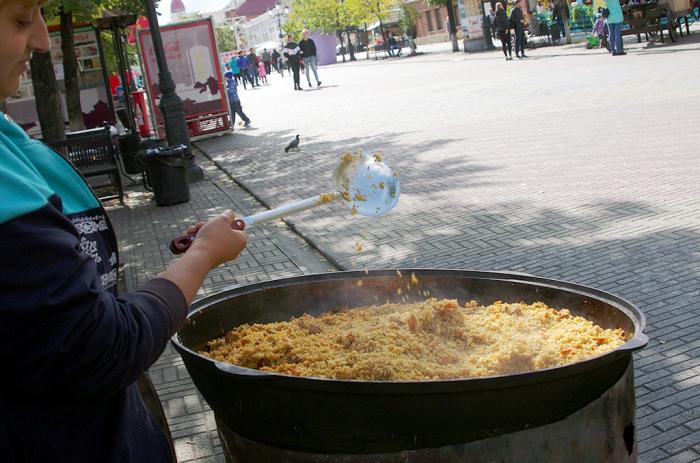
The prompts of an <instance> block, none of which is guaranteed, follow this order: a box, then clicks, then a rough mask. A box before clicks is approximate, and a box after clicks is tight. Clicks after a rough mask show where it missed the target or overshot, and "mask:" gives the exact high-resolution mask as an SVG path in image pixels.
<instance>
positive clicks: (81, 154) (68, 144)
mask: <svg viewBox="0 0 700 463" xmlns="http://www.w3.org/2000/svg"><path fill="white" fill-rule="evenodd" d="M51 148H53V149H54V150H55V151H56V152H57V153H59V154H60V155H61V156H63V157H64V158H65V159H66V160H68V161H69V162H70V163H71V164H73V166H74V167H75V168H76V170H77V171H78V172H80V174H81V175H82V176H83V177H85V179H86V180H87V179H93V180H92V181H88V183H89V184H90V186H91V187H92V188H93V189H95V190H96V191H97V190H104V189H106V188H108V187H110V188H109V190H108V194H106V195H103V196H100V195H98V197H99V198H100V199H113V198H119V202H120V203H123V202H124V189H123V187H122V180H121V176H120V174H119V163H118V160H117V154H116V152H115V149H114V144H113V143H112V134H111V133H110V130H109V126H105V127H100V128H96V129H88V130H81V131H78V132H69V133H66V139H65V140H63V141H59V142H55V143H52V144H51Z"/></svg>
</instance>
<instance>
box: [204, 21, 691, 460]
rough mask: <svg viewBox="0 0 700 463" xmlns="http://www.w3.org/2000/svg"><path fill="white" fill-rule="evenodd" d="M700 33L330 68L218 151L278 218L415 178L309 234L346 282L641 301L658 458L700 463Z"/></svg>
mask: <svg viewBox="0 0 700 463" xmlns="http://www.w3.org/2000/svg"><path fill="white" fill-rule="evenodd" d="M699 31H700V27H699V26H698V25H697V24H695V25H693V28H692V29H691V32H692V35H691V36H690V37H684V38H682V39H680V41H679V42H678V43H677V44H669V43H667V44H664V45H662V44H660V43H651V44H648V43H642V44H636V43H635V44H628V45H627V51H628V55H627V56H625V57H612V56H609V55H607V54H605V53H604V52H601V51H599V50H585V49H584V48H583V47H582V46H581V45H576V46H570V47H549V48H541V49H537V50H534V51H532V52H530V53H529V54H530V55H531V56H532V57H531V58H530V59H528V60H522V61H520V60H514V61H512V62H505V61H504V60H503V58H502V56H501V55H500V54H499V53H498V52H489V53H481V54H474V55H464V54H449V53H444V54H433V55H425V56H421V57H417V58H405V59H398V60H385V61H382V62H378V63H377V62H372V63H368V62H360V63H348V64H342V65H335V66H332V67H321V68H320V70H319V73H320V77H321V80H322V81H323V83H324V85H323V87H321V88H315V87H314V88H313V89H311V90H309V89H306V84H305V82H303V79H302V83H303V85H304V88H305V91H304V92H293V91H292V90H291V87H292V82H291V80H290V79H289V78H284V79H282V78H279V77H278V76H272V77H271V78H270V81H271V84H270V85H269V86H267V87H263V88H259V89H254V90H247V91H246V90H243V91H241V92H240V93H241V100H242V104H243V108H244V109H245V112H246V113H247V114H248V116H249V117H250V118H251V119H252V120H253V124H254V126H253V127H254V128H253V129H241V130H238V129H237V131H236V133H235V134H234V135H231V136H225V137H219V138H215V139H210V140H206V141H202V142H200V143H198V146H199V147H200V148H201V149H202V150H203V151H205V152H206V153H207V154H208V155H209V156H211V157H212V159H213V160H215V161H216V162H217V163H218V164H219V165H220V166H222V167H223V168H224V169H225V170H227V171H228V172H229V173H230V174H231V175H233V176H235V178H236V180H237V181H239V182H241V184H243V185H244V186H245V187H246V188H248V189H250V190H251V191H253V192H254V194H255V195H257V196H259V197H260V198H261V199H262V200H264V201H265V202H266V203H267V204H269V205H273V206H274V205H279V204H281V203H283V202H285V201H289V200H292V199H298V198H301V197H304V196H306V195H310V194H314V193H318V192H321V191H324V190H327V189H329V188H330V175H331V171H332V168H333V166H334V164H335V162H336V161H337V159H338V157H339V156H340V155H341V153H342V152H343V151H345V150H348V149H352V150H355V149H360V148H364V149H367V150H370V151H372V150H375V149H378V150H381V152H382V155H383V157H384V158H385V159H386V160H388V161H389V162H390V163H392V164H394V165H395V166H396V167H397V168H398V169H399V171H400V176H401V181H402V195H401V200H400V202H399V206H398V207H397V209H396V210H395V211H394V212H393V213H392V214H391V215H389V216H387V217H385V218H381V219H367V218H359V217H354V218H353V217H351V216H350V214H349V213H348V211H344V210H343V207H342V206H340V205H332V206H328V207H326V208H325V209H324V210H322V211H317V212H315V213H305V214H303V215H300V216H297V217H294V218H292V219H290V223H292V224H293V225H294V226H295V227H296V228H297V229H298V230H299V231H300V232H301V233H302V234H303V235H304V236H306V237H307V238H308V239H310V240H311V241H312V242H313V243H315V244H316V245H317V246H319V248H320V249H321V250H322V251H323V252H325V253H327V254H328V255H329V256H330V257H331V258H332V259H333V260H335V261H337V262H338V263H339V264H340V265H341V266H342V267H343V268H347V269H353V268H354V269H361V268H380V267H401V266H409V267H410V266H418V267H440V268H466V269H478V270H509V271H518V272H526V273H530V274H534V275H539V276H544V277H552V278H559V279H563V280H569V281H574V282H577V283H581V284H585V285H591V286H594V287H597V288H600V289H604V290H607V291H610V292H612V293H614V294H617V295H619V296H622V297H624V298H626V299H628V300H630V301H631V302H633V303H635V304H636V305H637V306H638V307H639V308H640V309H642V310H643V311H644V312H645V313H646V315H647V322H648V325H647V329H646V331H647V333H648V334H649V335H650V337H651V342H650V344H649V346H648V347H647V348H646V349H645V350H643V351H642V352H640V353H639V354H638V355H636V358H635V360H636V364H635V367H636V368H635V373H636V375H635V376H636V382H637V401H638V437H639V439H640V442H639V450H640V461H642V462H654V461H698V460H700V415H699V414H698V412H697V410H698V409H699V407H700V388H698V387H697V386H698V383H700V328H698V323H700V247H699V245H700V212H699V211H700V181H698V179H699V178H700V144H699V142H698V138H697V135H698V120H700V105H698V101H700V99H699V98H700V87H699V86H698V85H697V79H698V76H699V75H700V59H698V57H699V56H700V33H699ZM297 133H298V134H301V150H300V151H298V152H291V153H289V154H285V153H284V152H283V148H284V146H285V145H286V144H287V142H288V141H289V140H290V139H291V138H292V137H293V136H294V135H295V134H297ZM358 242H359V243H361V244H362V245H363V247H364V250H363V252H361V253H359V254H358V253H357V252H356V251H355V244H356V243H358Z"/></svg>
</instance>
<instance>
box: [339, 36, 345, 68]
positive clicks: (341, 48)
mask: <svg viewBox="0 0 700 463" xmlns="http://www.w3.org/2000/svg"><path fill="white" fill-rule="evenodd" d="M338 40H340V54H341V55H343V63H344V62H345V50H344V48H345V45H344V44H343V31H341V30H338Z"/></svg>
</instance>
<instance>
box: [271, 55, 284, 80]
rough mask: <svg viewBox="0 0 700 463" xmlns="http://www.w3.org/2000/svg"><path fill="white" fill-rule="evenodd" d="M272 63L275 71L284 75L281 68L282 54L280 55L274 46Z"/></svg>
mask: <svg viewBox="0 0 700 463" xmlns="http://www.w3.org/2000/svg"><path fill="white" fill-rule="evenodd" d="M272 65H273V66H274V67H275V70H276V71H277V73H278V74H279V75H281V76H282V77H284V70H283V69H282V67H283V66H282V55H280V52H278V51H277V49H276V48H275V49H274V50H272Z"/></svg>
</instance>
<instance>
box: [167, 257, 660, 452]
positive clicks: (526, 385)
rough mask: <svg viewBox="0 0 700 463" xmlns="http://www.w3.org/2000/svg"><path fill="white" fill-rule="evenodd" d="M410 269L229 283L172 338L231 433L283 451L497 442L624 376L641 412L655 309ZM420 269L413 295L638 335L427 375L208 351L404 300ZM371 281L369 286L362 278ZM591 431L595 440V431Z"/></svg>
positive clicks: (590, 294) (501, 277) (600, 296)
mask: <svg viewBox="0 0 700 463" xmlns="http://www.w3.org/2000/svg"><path fill="white" fill-rule="evenodd" d="M401 273H402V275H403V276H402V277H399V276H398V275H397V271H396V270H374V271H370V272H369V273H368V274H367V273H365V272H341V273H331V274H323V275H309V276H303V277H297V278H289V279H283V280H276V281H271V282H266V283H259V284H255V285H251V286H245V287H241V288H236V289H232V290H229V291H224V292H222V293H219V294H216V295H214V296H211V297H207V298H205V299H202V300H200V301H199V302H197V303H196V304H195V310H194V311H193V312H192V313H191V314H190V315H189V317H188V323H187V324H186V325H185V326H184V327H183V328H182V329H181V330H180V331H179V332H178V333H177V334H176V335H175V336H174V337H173V343H174V345H175V348H176V349H177V350H178V351H179V352H180V354H181V355H182V358H183V360H184V363H185V366H186V367H187V370H188V371H189V373H190V375H191V376H192V379H193V380H194V383H195V385H196V386H197V388H198V389H199V390H200V391H201V393H202V395H203V396H204V398H205V399H206V400H207V402H208V403H209V405H210V406H211V408H212V410H213V411H214V412H215V414H216V416H217V420H218V421H219V422H220V423H221V424H222V425H224V426H225V427H226V429H227V432H229V433H233V434H235V435H236V436H240V437H242V438H244V439H248V440H251V441H254V442H257V443H261V444H264V445H266V446H271V447H273V448H281V449H288V450H293V451H300V452H312V453H327V454H369V453H373V454H381V453H387V452H400V451H405V450H412V449H427V448H439V447H444V446H449V445H454V444H462V443H469V442H474V441H477V440H483V439H489V438H493V437H494V436H500V435H504V434H508V433H516V432H518V431H522V430H525V429H530V428H533V427H539V426H544V425H547V424H549V423H554V422H557V421H559V420H563V419H564V418H565V417H568V416H570V415H572V414H573V413H574V412H576V411H577V410H580V409H582V408H584V407H585V406H586V405H588V404H591V403H592V402H594V401H595V400H596V399H598V398H599V397H601V396H602V395H603V394H604V393H605V392H606V391H608V390H610V389H612V388H613V385H615V384H617V383H618V382H619V380H621V378H622V376H623V374H625V375H626V376H625V378H623V379H624V381H622V383H623V386H622V390H623V392H622V393H621V394H622V396H624V400H623V402H625V405H624V407H623V408H624V409H625V410H627V412H626V413H627V414H626V415H625V418H624V420H626V421H634V388H633V383H632V379H633V378H632V374H631V373H629V372H631V370H632V366H631V361H632V352H634V351H635V350H638V349H641V348H642V347H644V346H645V345H646V343H647V341H648V338H647V336H646V335H645V334H644V333H643V332H642V331H643V329H644V325H645V320H644V315H643V314H642V313H641V312H640V311H639V310H637V309H636V308H635V307H634V306H633V305H632V304H630V303H628V302H626V301H624V300H622V299H620V298H618V297H615V296H613V295H610V294H608V293H605V292H602V291H598V290H595V289H591V288H587V287H584V286H579V285H575V284H571V283H564V282H561V281H555V280H548V279H544V278H537V277H532V276H525V275H518V274H507V273H494V272H473V271H462V270H425V269H423V270H420V269H401ZM411 273H415V274H416V276H417V277H418V280H419V283H418V284H417V285H415V287H414V289H415V290H416V291H414V290H413V289H412V290H411V291H410V292H409V294H406V292H405V291H404V294H403V296H405V297H408V299H409V300H417V299H421V298H423V296H420V295H419V292H421V291H424V290H429V291H430V294H431V296H435V297H445V298H457V299H459V300H460V302H465V301H467V300H471V299H474V300H476V301H478V302H480V303H482V304H489V303H492V302H494V301H497V300H501V301H504V302H520V301H522V302H527V303H530V302H536V301H541V302H544V303H546V304H548V305H550V306H552V307H556V308H568V309H570V310H571V312H572V313H574V314H578V315H583V316H585V317H587V318H589V319H590V320H593V321H595V322H596V323H598V324H599V325H601V326H603V327H605V328H615V327H621V328H623V329H624V330H625V331H626V333H628V336H629V338H628V341H627V343H625V344H624V345H622V346H621V347H619V348H618V349H616V350H614V351H612V352H610V353H608V354H605V355H602V356H599V357H595V358H591V359H588V360H586V361H583V362H579V363H575V364H572V365H568V366H564V367H559V368H552V369H547V370H540V371H535V372H530V373H523V374H517V375H509V376H497V377H488V378H477V379H456V380H447V381H444V380H441V381H420V382H375V381H338V380H329V379H316V378H304V377H295V376H287V375H282V374H275V373H267V372H260V371H257V370H252V369H248V368H241V367H237V366H234V365H229V364H223V363H218V362H215V361H213V360H211V359H208V358H206V357H204V356H202V355H199V354H198V353H197V352H198V351H199V350H201V349H203V347H204V346H205V344H206V342H207V341H209V340H211V339H213V338H216V337H220V336H221V335H223V334H224V333H225V332H226V331H228V330H230V329H231V328H233V327H236V326H238V325H241V324H243V323H256V322H259V323H267V322H273V321H282V320H288V319H289V318H291V317H293V316H298V315H302V314H303V313H309V314H312V315H317V314H320V313H323V312H326V311H328V310H332V309H337V308H345V307H357V306H362V305H371V304H375V303H377V302H376V301H377V299H375V296H377V297H378V300H379V301H380V302H384V301H386V300H390V301H398V300H400V298H401V296H398V295H397V292H396V289H397V288H398V287H400V286H401V287H404V288H405V287H406V283H407V279H408V276H409V275H411ZM360 279H361V280H363V285H362V287H358V286H357V285H356V283H357V280H360ZM626 372H628V373H626ZM627 377H629V379H627ZM618 395H619V394H618ZM606 400H607V399H606ZM630 402H631V403H630ZM630 407H631V410H630ZM608 408H610V407H608ZM610 413H617V412H614V411H611V412H610ZM623 427H624V428H625V430H624V432H625V433H629V432H630V430H632V431H631V432H632V438H631V439H633V430H634V427H633V423H632V422H626V423H623V426H621V427H620V429H619V434H620V435H622V433H623ZM612 432H615V433H617V432H618V430H612ZM580 439H581V444H582V445H583V447H584V448H585V439H586V436H580ZM625 439H628V437H627V436H626V437H625ZM628 440H629V439H628ZM628 447H629V445H628ZM629 452H631V449H630V450H629ZM635 453H636V452H635ZM324 461H325V460H324ZM504 461H505V460H504ZM562 461H564V460H562Z"/></svg>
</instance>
